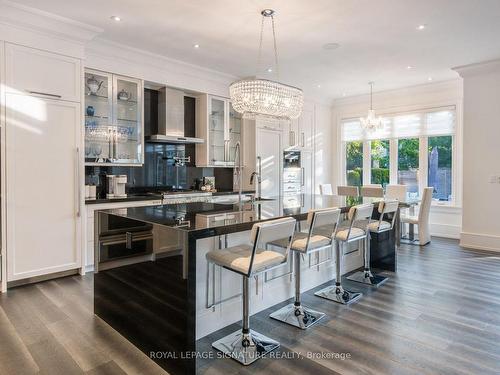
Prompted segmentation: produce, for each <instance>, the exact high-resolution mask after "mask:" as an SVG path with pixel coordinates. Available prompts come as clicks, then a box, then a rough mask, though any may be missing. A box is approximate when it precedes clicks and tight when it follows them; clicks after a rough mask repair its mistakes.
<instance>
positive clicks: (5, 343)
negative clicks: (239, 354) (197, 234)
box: [0, 238, 500, 375]
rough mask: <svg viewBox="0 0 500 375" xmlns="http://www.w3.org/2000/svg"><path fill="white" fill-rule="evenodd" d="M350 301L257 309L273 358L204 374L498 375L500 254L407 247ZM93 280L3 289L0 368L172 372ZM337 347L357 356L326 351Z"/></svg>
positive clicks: (205, 365)
mask: <svg viewBox="0 0 500 375" xmlns="http://www.w3.org/2000/svg"><path fill="white" fill-rule="evenodd" d="M387 275H388V276H390V280H389V281H388V282H387V283H385V284H384V285H383V286H381V287H380V288H378V289H376V288H368V287H364V286H361V285H360V284H356V283H352V282H346V285H348V286H349V287H351V289H358V290H361V291H362V292H363V293H364V296H363V298H362V299H361V300H360V301H359V302H358V303H356V304H353V305H351V306H348V307H346V306H340V305H337V304H335V303H333V302H330V301H327V300H323V299H320V298H318V297H315V296H314V295H313V292H314V290H312V291H308V292H307V293H305V294H304V295H303V301H304V303H305V304H307V305H309V306H311V307H313V308H315V309H317V310H320V311H323V312H325V313H326V314H327V317H326V318H325V319H323V320H322V321H320V322H319V323H318V324H317V325H316V326H315V327H313V328H311V329H309V330H306V331H301V330H298V329H294V328H293V327H290V326H287V325H285V324H282V323H280V322H277V321H274V320H272V319H270V318H269V317H268V315H269V313H270V312H272V311H274V310H275V309H277V308H279V307H281V306H282V305H284V303H283V304H280V305H278V306H276V307H275V308H273V309H269V310H267V311H263V312H261V313H259V314H256V315H254V316H252V318H251V327H252V328H253V329H255V330H256V331H259V332H261V333H264V334H266V335H268V336H270V337H272V338H274V339H277V340H278V341H280V342H281V348H280V349H279V351H278V352H276V354H275V355H274V358H264V359H261V360H259V361H257V362H255V363H254V364H253V365H251V366H249V367H242V366H240V365H239V364H238V363H236V362H235V361H233V360H231V359H220V358H217V355H216V353H215V352H213V351H212V349H211V346H210V345H211V342H212V341H215V340H216V339H218V338H220V337H222V336H224V335H225V334H227V333H230V332H232V331H234V330H236V329H237V328H238V325H236V324H235V325H232V326H230V327H226V328H225V329H223V330H221V331H219V332H216V333H214V334H212V335H209V336H207V337H206V338H204V339H202V340H200V342H199V343H198V350H200V351H206V352H208V353H212V356H214V357H215V358H206V359H202V360H200V361H199V365H198V373H199V374H222V373H223V374H250V373H252V374H281V373H287V374H311V373H314V374H317V375H321V374H353V375H354V374H398V375H399V374H415V375H417V374H485V375H488V374H500V288H499V286H500V254H498V253H497V254H495V253H485V252H475V251H471V250H466V249H461V248H460V247H459V246H458V243H457V241H453V240H445V239H439V238H433V241H432V243H431V244H430V245H428V246H426V247H424V248H419V247H417V246H409V245H402V246H401V248H400V249H399V252H398V273H397V274H392V273H387ZM92 289H93V278H92V275H87V276H85V277H80V276H72V277H66V278H62V279H57V280H52V281H47V282H43V283H39V284H36V285H30V286H24V287H18V288H14V289H11V290H10V291H9V292H8V293H6V294H4V295H1V296H0V374H1V375H4V374H6V375H7V374H16V375H19V374H21V375H24V374H50V375H54V374H64V375H71V374H92V375H97V374H165V372H163V370H161V368H159V367H158V366H157V365H156V364H155V363H154V362H152V361H151V360H149V358H147V356H146V355H144V354H143V353H141V352H140V351H139V350H137V349H136V348H134V347H133V346H132V345H131V344H130V343H128V342H127V341H126V340H125V339H123V337H121V336H120V335H119V334H118V333H116V332H115V331H114V330H113V329H111V328H110V327H109V326H108V325H107V324H106V323H104V322H102V321H101V320H100V319H98V318H96V317H95V316H94V315H93V313H92V308H93V307H92V300H93V299H92V293H93V290H92ZM331 353H338V354H339V355H342V354H343V355H346V356H347V355H348V356H349V358H344V359H342V358H331V357H330V358H329V357H328V356H329V355H330V356H331ZM276 357H280V358H276Z"/></svg>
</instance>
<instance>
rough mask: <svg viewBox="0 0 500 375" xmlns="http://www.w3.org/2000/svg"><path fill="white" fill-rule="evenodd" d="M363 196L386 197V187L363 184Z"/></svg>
mask: <svg viewBox="0 0 500 375" xmlns="http://www.w3.org/2000/svg"><path fill="white" fill-rule="evenodd" d="M360 195H361V196H362V197H371V198H383V197H384V189H383V188H382V186H367V185H365V186H361V193H360Z"/></svg>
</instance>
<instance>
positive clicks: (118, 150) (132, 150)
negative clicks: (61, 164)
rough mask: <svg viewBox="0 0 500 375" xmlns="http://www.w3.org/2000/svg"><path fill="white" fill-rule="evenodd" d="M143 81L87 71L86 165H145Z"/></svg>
mask: <svg viewBox="0 0 500 375" xmlns="http://www.w3.org/2000/svg"><path fill="white" fill-rule="evenodd" d="M142 93H143V83H142V81H141V80H139V79H134V78H129V77H122V76H118V75H115V74H111V73H104V72H99V71H95V70H86V71H85V164H86V165H106V164H107V165H117V164H119V165H131V166H134V165H142V164H143V161H144V135H143V129H144V126H143V123H144V121H143V113H142V108H143V95H142Z"/></svg>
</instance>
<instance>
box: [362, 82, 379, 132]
mask: <svg viewBox="0 0 500 375" xmlns="http://www.w3.org/2000/svg"><path fill="white" fill-rule="evenodd" d="M368 84H369V85H370V110H369V111H368V116H366V117H361V118H360V121H361V125H362V127H363V129H364V130H366V131H368V132H374V131H376V130H378V129H382V128H383V127H384V124H383V122H382V117H380V116H379V117H378V118H377V117H376V115H375V110H374V109H373V82H368Z"/></svg>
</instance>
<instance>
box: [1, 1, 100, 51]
mask: <svg viewBox="0 0 500 375" xmlns="http://www.w3.org/2000/svg"><path fill="white" fill-rule="evenodd" d="M0 24H3V25H6V26H10V27H14V28H22V29H24V30H30V31H33V32H36V33H43V34H45V35H48V36H52V37H56V38H58V39H63V40H67V41H72V42H77V43H81V44H83V43H85V42H88V41H89V40H92V39H93V38H94V37H95V36H97V35H98V34H100V33H102V32H103V31H104V30H102V29H101V28H98V27H95V26H92V25H88V24H85V23H82V22H78V21H75V20H72V19H69V18H65V17H61V16H58V15H55V14H52V13H48V12H45V11H42V10H40V9H35V8H32V7H28V6H25V5H21V4H17V3H15V2H12V1H9V0H0Z"/></svg>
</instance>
